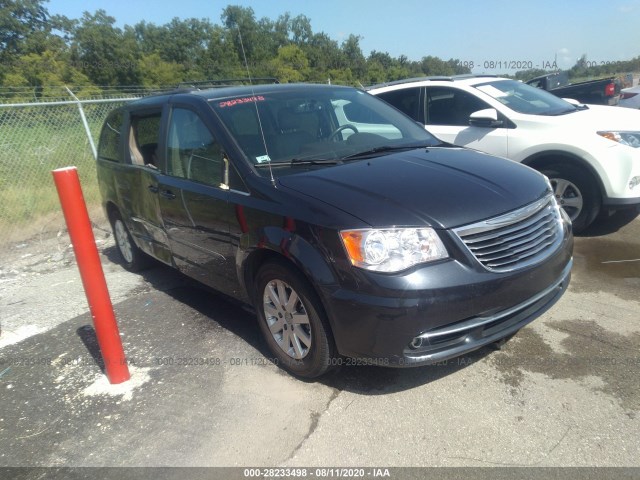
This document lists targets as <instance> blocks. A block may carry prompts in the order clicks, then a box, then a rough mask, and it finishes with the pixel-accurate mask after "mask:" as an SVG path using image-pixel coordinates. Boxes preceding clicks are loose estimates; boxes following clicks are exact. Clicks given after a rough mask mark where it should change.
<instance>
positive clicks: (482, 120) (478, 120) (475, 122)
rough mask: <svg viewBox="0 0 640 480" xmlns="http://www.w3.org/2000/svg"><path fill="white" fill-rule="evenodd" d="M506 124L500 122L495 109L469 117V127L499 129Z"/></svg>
mask: <svg viewBox="0 0 640 480" xmlns="http://www.w3.org/2000/svg"><path fill="white" fill-rule="evenodd" d="M503 124H504V122H503V121H502V120H498V112H497V111H496V109H495V108H486V109H484V110H478V111H477V112H473V113H472V114H471V115H469V125H471V126H472V127H484V128H497V127H502V125H503Z"/></svg>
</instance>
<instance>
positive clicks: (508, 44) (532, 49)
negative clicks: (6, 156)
mask: <svg viewBox="0 0 640 480" xmlns="http://www.w3.org/2000/svg"><path fill="white" fill-rule="evenodd" d="M227 5H240V6H243V7H251V8H252V9H253V10H254V12H255V16H256V18H257V19H260V18H263V17H267V18H269V19H272V20H275V19H277V18H278V17H279V16H280V15H282V14H284V13H287V12H288V13H289V14H290V15H291V16H292V17H295V16H297V15H300V14H303V15H305V16H307V17H308V18H309V20H310V22H311V27H312V30H313V32H314V33H318V32H324V33H326V34H327V35H329V37H331V38H332V39H333V40H336V41H337V42H338V43H341V42H342V41H343V40H344V39H346V38H347V37H348V36H349V35H350V34H354V35H359V36H360V37H361V40H360V47H361V48H362V51H363V53H364V54H365V56H368V55H369V53H370V52H371V51H373V50H375V51H379V52H388V53H389V54H390V55H391V56H393V57H399V56H400V55H405V56H406V57H408V58H409V60H420V59H421V58H422V57H424V56H427V55H432V56H437V57H440V58H441V59H443V60H448V59H450V58H455V59H459V60H461V61H462V62H466V64H467V65H469V66H471V67H472V72H473V73H501V72H504V73H511V72H514V71H517V70H525V69H527V68H545V67H547V68H552V65H553V62H556V65H557V67H558V68H561V69H564V68H570V67H571V66H573V65H574V64H575V62H576V60H578V59H579V58H580V57H581V56H582V55H583V54H584V55H586V56H587V61H589V62H595V63H596V64H601V63H602V62H614V61H618V60H630V59H631V58H634V57H637V56H640V0H582V1H580V0H527V1H522V0H475V1H474V0H395V1H393V0H340V1H337V0H253V1H248V0H228V1H224V0H223V1H221V0H208V1H207V0H180V1H177V2H176V1H175V0H174V1H165V0H156V1H153V2H145V1H140V0H137V1H133V0H82V1H71V0H50V1H49V2H47V3H45V6H46V8H47V9H48V10H49V13H50V14H52V15H53V14H61V15H65V16H67V17H69V18H76V19H79V18H81V17H82V13H83V12H84V11H88V12H90V13H94V12H95V11H96V10H98V9H103V10H105V11H106V12H107V14H108V15H111V16H112V17H114V18H115V19H116V25H117V26H119V27H123V26H124V25H135V24H136V23H138V22H140V21H142V20H144V21H146V22H147V23H155V24H157V25H163V24H166V23H169V22H170V21H171V19H172V18H174V17H178V18H181V19H186V18H199V19H202V18H207V19H209V20H210V21H211V22H212V23H214V24H221V20H220V16H221V14H222V10H223V9H224V8H225V7H226V6H227Z"/></svg>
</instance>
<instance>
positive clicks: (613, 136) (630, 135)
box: [598, 132, 640, 148]
mask: <svg viewBox="0 0 640 480" xmlns="http://www.w3.org/2000/svg"><path fill="white" fill-rule="evenodd" d="M598 135H600V136H601V137H604V138H608V139H609V140H613V141H614V142H618V143H621V144H622V145H627V146H629V147H633V148H640V132H598Z"/></svg>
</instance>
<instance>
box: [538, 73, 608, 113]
mask: <svg viewBox="0 0 640 480" xmlns="http://www.w3.org/2000/svg"><path fill="white" fill-rule="evenodd" d="M527 84H529V85H531V86H533V87H537V88H541V89H543V90H547V91H548V92H549V93H553V94H554V95H555V96H556V97H560V98H570V99H573V100H577V101H578V102H580V103H589V104H593V105H617V104H618V102H619V101H620V83H619V82H617V81H616V79H615V78H613V77H611V78H601V79H598V80H589V81H586V82H578V83H570V82H569V75H568V73H567V72H555V73H549V74H547V75H542V76H540V77H535V78H532V79H531V80H529V81H528V82H527Z"/></svg>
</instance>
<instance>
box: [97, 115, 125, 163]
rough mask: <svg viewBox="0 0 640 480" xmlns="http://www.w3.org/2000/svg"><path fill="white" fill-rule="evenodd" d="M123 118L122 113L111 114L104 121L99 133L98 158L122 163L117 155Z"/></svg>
mask: <svg viewBox="0 0 640 480" xmlns="http://www.w3.org/2000/svg"><path fill="white" fill-rule="evenodd" d="M123 118H124V116H123V115H122V112H113V113H111V114H110V115H109V116H108V117H107V119H106V120H105V122H104V125H103V127H102V132H100V143H99V146H98V157H99V158H102V159H103V160H110V161H112V162H120V161H122V160H121V159H120V158H119V156H120V155H119V153H120V137H121V132H122V119H123Z"/></svg>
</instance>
